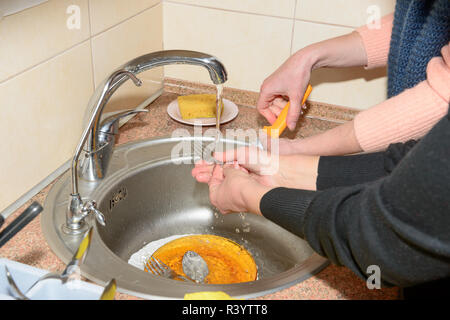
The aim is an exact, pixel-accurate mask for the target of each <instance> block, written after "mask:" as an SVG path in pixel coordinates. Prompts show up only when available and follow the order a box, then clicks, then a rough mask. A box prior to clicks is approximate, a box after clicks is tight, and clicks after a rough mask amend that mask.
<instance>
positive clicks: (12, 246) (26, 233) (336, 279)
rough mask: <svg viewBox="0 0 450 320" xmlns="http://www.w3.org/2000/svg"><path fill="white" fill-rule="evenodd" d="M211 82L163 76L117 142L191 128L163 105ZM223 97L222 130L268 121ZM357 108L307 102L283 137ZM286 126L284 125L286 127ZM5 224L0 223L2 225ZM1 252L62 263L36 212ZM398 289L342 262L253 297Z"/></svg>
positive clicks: (241, 99)
mask: <svg viewBox="0 0 450 320" xmlns="http://www.w3.org/2000/svg"><path fill="white" fill-rule="evenodd" d="M213 90H214V88H212V87H211V86H206V85H200V84H190V83H188V84H186V83H185V82H180V81H178V80H173V79H167V80H166V83H165V90H164V93H163V94H162V95H161V96H160V97H159V98H158V99H156V100H155V101H154V102H153V103H151V104H150V106H149V107H148V109H149V111H150V112H148V113H145V114H139V115H137V116H136V117H134V118H133V119H131V120H130V121H129V122H128V123H126V124H125V125H124V126H122V127H121V129H120V132H119V137H118V139H117V143H118V144H122V143H126V142H128V141H135V140H139V139H146V138H151V137H157V136H168V135H170V134H171V133H172V131H173V130H175V129H177V128H185V129H187V130H190V132H193V127H191V126H188V125H183V124H180V123H178V122H176V121H174V120H172V119H171V118H170V117H169V116H168V115H167V112H166V108H167V105H168V104H169V103H170V102H171V101H173V100H174V99H176V97H177V96H178V95H179V94H189V93H198V92H202V93H207V92H213ZM224 97H225V98H227V99H229V100H232V101H234V102H235V103H236V104H238V106H239V115H238V117H237V118H236V119H235V120H233V121H231V122H229V123H227V124H224V125H223V126H222V128H223V129H234V128H241V129H244V130H245V129H249V128H254V129H256V128H261V127H262V126H263V125H267V122H266V121H265V119H264V118H263V117H261V116H260V115H259V114H258V113H257V111H256V109H255V108H254V105H255V104H256V99H257V95H255V94H254V93H251V92H246V91H240V90H235V89H225V92H224ZM356 113H357V111H355V110H351V109H345V108H339V107H334V106H330V105H325V104H320V103H314V102H311V103H308V112H307V113H306V115H305V116H304V117H303V118H302V119H301V121H299V124H298V126H297V129H296V130H295V131H294V132H285V133H284V134H283V136H285V137H290V138H294V137H306V136H309V135H313V134H316V133H319V132H322V131H324V130H327V129H330V128H332V127H334V126H336V125H338V124H339V123H342V122H345V121H348V120H351V119H352V118H353V117H354V115H355V114H356ZM286 131H288V130H286ZM53 183H54V182H52V183H51V184H50V185H48V186H47V187H45V188H44V189H43V190H41V191H40V192H39V193H38V194H37V195H36V196H34V197H33V198H32V199H30V200H29V201H28V202H27V203H26V204H24V205H23V206H22V207H21V208H19V209H18V210H17V211H16V212H14V213H13V214H12V215H11V216H9V217H8V219H6V221H5V224H4V226H6V225H7V224H9V223H10V222H11V221H12V220H13V219H14V218H15V217H17V216H18V215H19V214H20V213H21V212H23V210H25V209H26V208H27V207H28V206H29V205H30V204H31V203H32V202H33V201H38V202H39V203H41V204H44V201H45V197H46V195H47V193H48V191H49V190H50V188H51V186H52V185H53ZM4 226H3V228H4ZM0 257H2V258H6V259H10V260H14V261H17V262H20V263H24V264H28V265H31V266H34V267H37V268H42V269H46V270H50V271H59V272H61V271H62V270H63V269H64V268H65V265H64V263H63V262H62V261H61V260H60V259H59V258H58V257H57V256H56V255H55V254H53V252H52V251H51V249H50V247H49V246H48V244H47V242H46V241H45V239H44V236H43V234H42V231H41V226H40V216H38V217H37V218H36V219H34V220H33V221H32V222H31V223H29V224H28V225H27V226H26V227H25V228H23V229H22V230H21V231H20V232H19V233H18V234H17V235H16V236H15V237H13V238H12V239H11V240H10V241H9V242H8V243H6V244H5V245H4V246H3V247H2V248H0ZM398 297H399V289H398V288H396V287H394V288H383V289H373V290H370V289H368V288H367V287H366V283H365V281H363V280H361V279H359V278H358V277H357V276H356V275H355V274H354V273H353V272H351V271H350V270H349V269H347V268H345V267H338V266H335V265H330V266H328V267H326V268H325V269H324V270H322V271H321V272H320V273H318V274H316V275H315V276H313V277H311V278H309V279H307V280H305V281H303V282H301V283H298V284H296V285H294V286H292V287H290V288H287V289H284V290H281V291H278V292H276V293H272V294H268V295H265V296H263V297H259V298H257V299H262V300H270V299H300V300H305V299H398ZM116 299H138V298H135V297H133V296H130V295H126V294H122V293H117V294H116Z"/></svg>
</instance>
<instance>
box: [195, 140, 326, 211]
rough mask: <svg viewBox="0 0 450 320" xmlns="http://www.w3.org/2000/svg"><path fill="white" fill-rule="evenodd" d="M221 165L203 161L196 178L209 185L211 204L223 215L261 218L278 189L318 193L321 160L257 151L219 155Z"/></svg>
mask: <svg viewBox="0 0 450 320" xmlns="http://www.w3.org/2000/svg"><path fill="white" fill-rule="evenodd" d="M214 158H215V160H216V161H217V162H219V163H224V164H223V165H221V164H214V163H209V162H206V161H204V160H201V161H199V162H197V163H196V165H195V167H194V169H193V170H192V176H193V177H194V178H195V179H196V180H197V181H198V182H202V183H207V184H208V185H209V197H210V201H211V203H212V204H213V205H214V206H215V207H216V208H217V209H219V211H220V212H221V213H224V214H226V213H231V212H251V213H255V214H259V215H260V214H261V211H260V209H259V203H260V202H261V199H262V197H263V196H264V194H266V193H267V192H268V191H270V190H271V189H273V188H276V187H286V188H297V189H306V190H315V189H316V179H317V168H318V161H319V157H316V156H303V155H280V154H271V153H268V152H267V151H263V150H260V149H257V148H253V147H248V148H247V147H246V148H238V149H235V150H228V151H226V152H223V153H222V152H216V153H215V154H214Z"/></svg>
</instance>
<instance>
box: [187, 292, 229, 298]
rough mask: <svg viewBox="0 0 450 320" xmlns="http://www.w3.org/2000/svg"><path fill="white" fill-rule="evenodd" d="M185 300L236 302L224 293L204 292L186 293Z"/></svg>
mask: <svg viewBox="0 0 450 320" xmlns="http://www.w3.org/2000/svg"><path fill="white" fill-rule="evenodd" d="M184 300H236V299H234V298H232V297H230V296H229V295H228V294H226V293H225V292H222V291H204V292H194V293H186V294H185V295H184Z"/></svg>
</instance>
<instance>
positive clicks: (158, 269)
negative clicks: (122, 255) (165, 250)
mask: <svg viewBox="0 0 450 320" xmlns="http://www.w3.org/2000/svg"><path fill="white" fill-rule="evenodd" d="M144 268H145V270H147V272H150V273H153V274H157V275H160V276H162V277H165V278H169V279H176V278H180V279H182V280H184V281H188V282H194V281H193V280H191V279H188V278H186V277H183V276H182V275H180V274H178V273H176V272H175V271H173V270H172V269H171V268H170V267H169V266H168V265H166V264H165V263H164V262H162V261H161V260H160V259H158V258H156V257H154V256H150V258H148V259H147V260H146V261H145V263H144Z"/></svg>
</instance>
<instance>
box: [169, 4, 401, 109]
mask: <svg viewBox="0 0 450 320" xmlns="http://www.w3.org/2000/svg"><path fill="white" fill-rule="evenodd" d="M163 4H164V19H163V21H164V48H165V49H175V48H183V49H191V50H200V51H204V52H207V53H210V54H213V55H215V56H217V57H218V58H219V59H220V60H222V61H223V62H224V64H225V66H226V68H227V70H228V73H229V80H228V82H227V86H230V87H234V88H238V89H244V90H251V91H259V88H260V86H261V84H262V81H263V80H264V79H265V78H266V77H267V76H269V75H270V74H271V73H272V72H273V71H275V70H276V69H277V68H278V67H279V66H280V65H281V64H282V63H283V62H284V61H285V60H286V59H287V58H288V57H289V56H290V55H291V54H293V53H294V52H295V51H297V50H299V49H301V48H303V47H304V46H307V45H308V44H311V43H314V42H317V41H321V40H325V39H327V38H332V37H335V36H338V35H342V34H346V33H349V32H351V31H353V30H354V29H355V27H357V26H360V25H362V24H365V23H366V22H367V21H369V19H370V18H371V17H372V16H373V15H375V14H377V13H379V14H380V15H381V16H382V15H385V14H387V13H390V12H392V11H393V10H394V6H395V0H226V1H224V0H167V1H164V2H163ZM165 75H166V76H168V77H172V78H180V79H186V80H190V81H199V82H204V83H209V81H210V80H209V78H208V74H207V72H205V71H204V70H200V69H199V68H195V67H179V66H174V67H173V66H170V67H166V68H165ZM311 81H312V84H313V85H314V90H313V92H312V94H311V97H310V99H311V100H314V101H320V102H325V103H330V104H336V105H341V106H346V107H351V108H356V109H366V108H369V107H370V106H372V105H374V104H376V103H378V102H381V101H383V100H384V99H385V98H386V78H385V70H371V71H366V70H364V69H363V68H350V69H340V70H330V69H328V70H325V69H323V70H320V71H317V72H314V73H313V76H312V80H311Z"/></svg>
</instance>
